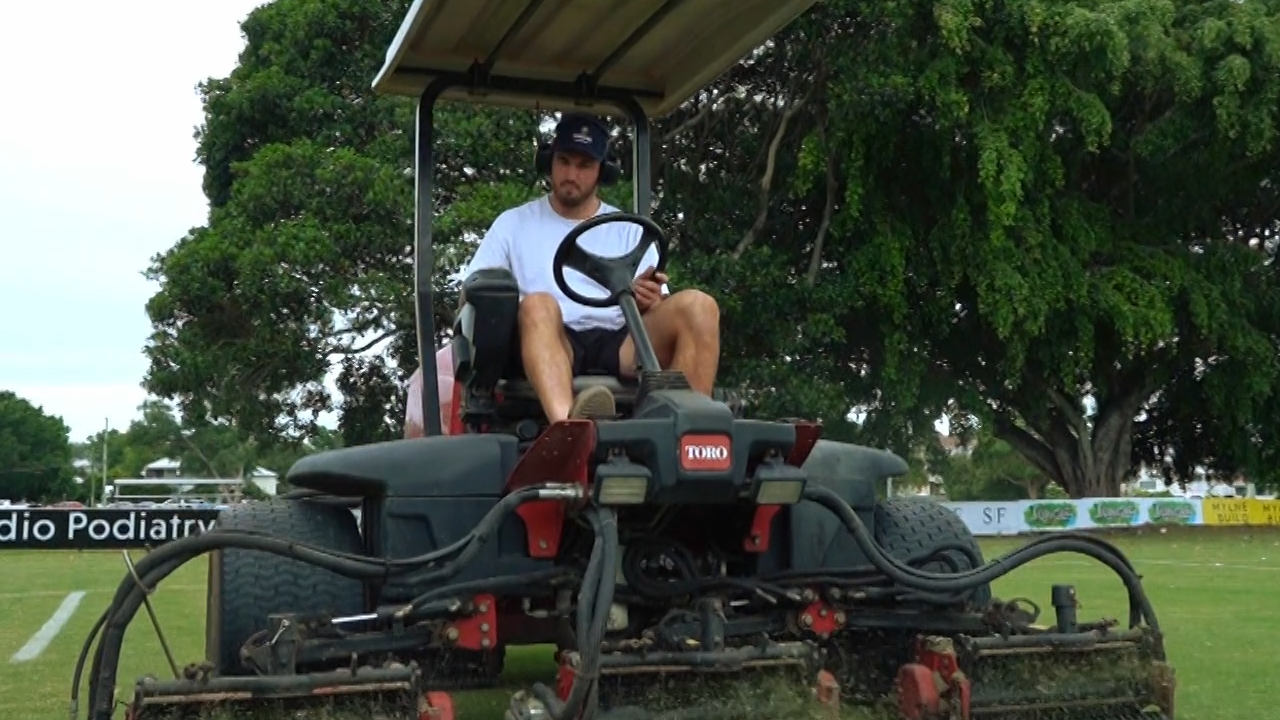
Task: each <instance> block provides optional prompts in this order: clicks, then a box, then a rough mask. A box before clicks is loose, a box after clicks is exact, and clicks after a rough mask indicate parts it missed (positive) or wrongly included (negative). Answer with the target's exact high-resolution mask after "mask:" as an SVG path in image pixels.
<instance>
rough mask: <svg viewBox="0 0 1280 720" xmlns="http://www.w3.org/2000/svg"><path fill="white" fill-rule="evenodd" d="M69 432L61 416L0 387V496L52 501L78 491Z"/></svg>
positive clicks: (67, 497) (31, 500)
mask: <svg viewBox="0 0 1280 720" xmlns="http://www.w3.org/2000/svg"><path fill="white" fill-rule="evenodd" d="M69 434H70V430H69V429H68V428H67V424H66V423H65V422H63V420H62V418H60V417H58V416H56V415H50V414H48V413H46V412H45V411H44V409H43V408H40V407H37V406H36V405H33V404H32V403H31V402H30V401H29V400H26V399H25V398H22V397H19V396H18V395H17V394H15V393H13V392H11V391H8V390H0V498H5V499H8V500H13V501H15V502H16V501H18V500H27V501H30V502H52V501H57V500H66V499H69V498H71V497H72V496H73V495H78V491H77V488H76V485H75V480H74V473H73V471H72V464H71V463H72V456H71V439H70V437H69Z"/></svg>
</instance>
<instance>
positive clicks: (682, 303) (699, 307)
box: [665, 289, 720, 328]
mask: <svg viewBox="0 0 1280 720" xmlns="http://www.w3.org/2000/svg"><path fill="white" fill-rule="evenodd" d="M665 302H669V303H671V304H672V309H674V310H676V311H677V312H679V314H680V317H681V319H683V320H685V321H687V322H688V323H690V324H691V325H693V326H694V327H697V328H706V327H717V326H719V324H720V305H719V304H718V303H717V302H716V299H715V298H713V297H711V296H710V295H708V294H707V293H705V292H703V291H701V290H693V289H689V290H681V291H679V292H677V293H673V294H672V295H671V297H669V298H667V299H666V301H665Z"/></svg>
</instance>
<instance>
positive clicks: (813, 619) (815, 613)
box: [798, 600, 847, 638]
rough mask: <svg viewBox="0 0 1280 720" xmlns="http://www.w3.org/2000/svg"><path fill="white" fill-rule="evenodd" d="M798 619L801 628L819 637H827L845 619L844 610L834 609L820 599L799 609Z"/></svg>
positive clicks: (838, 627) (839, 626) (842, 623)
mask: <svg viewBox="0 0 1280 720" xmlns="http://www.w3.org/2000/svg"><path fill="white" fill-rule="evenodd" d="M798 619H799V621H800V627H801V628H802V629H804V630H807V631H809V632H811V633H814V634H815V635H817V636H818V637H820V638H827V637H829V636H830V635H831V633H833V632H835V631H837V630H839V629H840V628H842V627H844V623H845V620H847V618H846V616H845V614H844V611H842V610H836V609H835V608H833V607H831V606H830V605H828V604H826V603H824V602H822V601H821V600H818V601H816V602H813V603H810V604H809V606H808V607H806V608H805V609H803V610H801V611H800V615H799V616H798Z"/></svg>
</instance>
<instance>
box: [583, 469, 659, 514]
mask: <svg viewBox="0 0 1280 720" xmlns="http://www.w3.org/2000/svg"><path fill="white" fill-rule="evenodd" d="M650 478H651V474H650V473H649V468H647V467H645V466H643V465H637V464H636V463H633V462H631V461H630V460H625V459H613V460H610V461H608V462H606V463H602V464H601V465H600V467H598V468H596V482H595V488H596V502H597V503H598V504H600V505H640V504H642V503H643V502H644V501H645V499H647V498H648V497H649V479H650Z"/></svg>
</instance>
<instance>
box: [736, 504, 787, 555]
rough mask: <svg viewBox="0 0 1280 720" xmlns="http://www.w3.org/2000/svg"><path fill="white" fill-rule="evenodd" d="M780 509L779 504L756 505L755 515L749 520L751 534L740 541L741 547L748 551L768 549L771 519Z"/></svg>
mask: <svg viewBox="0 0 1280 720" xmlns="http://www.w3.org/2000/svg"><path fill="white" fill-rule="evenodd" d="M781 509H782V506H781V505H757V506H756V514H755V517H754V518H752V520H751V534H750V535H747V537H746V539H745V540H743V541H742V549H743V550H745V551H747V552H749V553H762V552H764V551H766V550H768V549H769V539H770V535H771V533H772V532H773V519H774V518H775V517H776V516H777V515H778V511H779V510H781Z"/></svg>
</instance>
